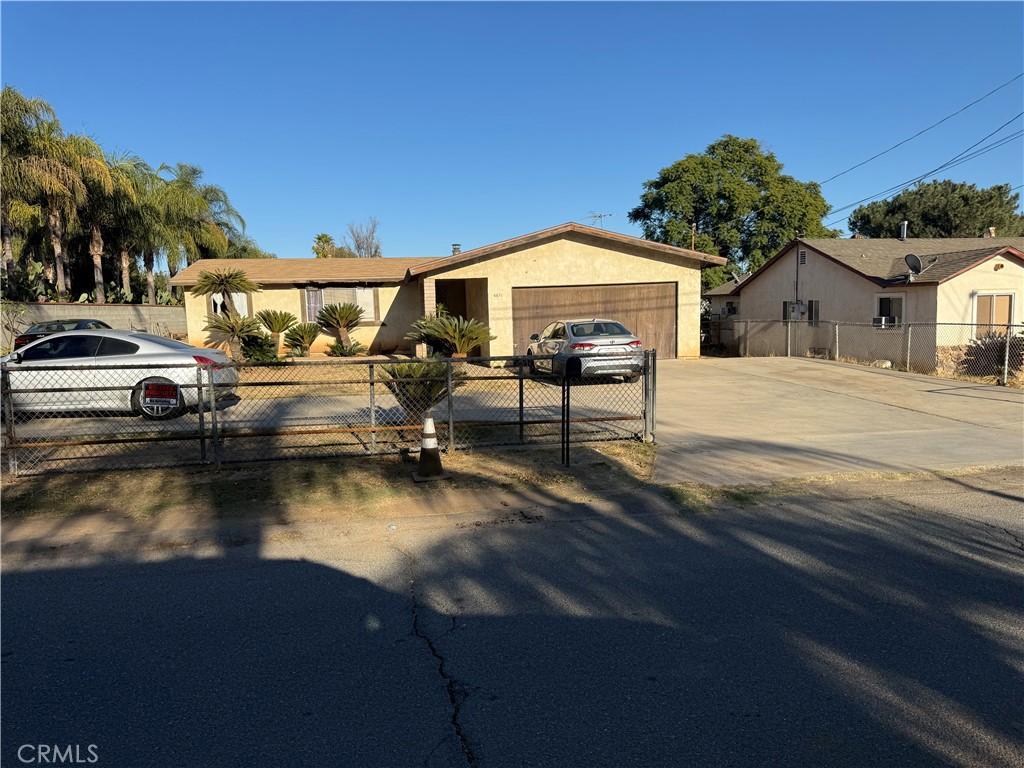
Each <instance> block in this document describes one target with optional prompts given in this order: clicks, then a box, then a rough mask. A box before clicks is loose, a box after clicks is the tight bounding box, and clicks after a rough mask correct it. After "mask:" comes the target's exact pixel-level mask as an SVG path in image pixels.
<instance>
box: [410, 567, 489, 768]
mask: <svg viewBox="0 0 1024 768" xmlns="http://www.w3.org/2000/svg"><path fill="white" fill-rule="evenodd" d="M409 601H410V606H411V607H412V633H413V634H414V635H415V636H416V637H418V638H419V639H420V640H422V641H423V643H424V644H425V645H426V646H427V650H429V651H430V655H431V656H433V658H434V661H435V662H436V663H437V673H438V674H439V675H440V676H441V680H442V681H444V687H445V692H446V693H447V695H448V705H449V707H450V710H451V716H450V718H449V721H450V722H451V726H452V730H453V731H454V734H455V738H456V739H457V740H458V742H459V749H460V750H461V751H462V756H463V757H464V758H465V760H466V765H468V766H471V768H472V767H473V766H476V765H478V763H477V758H476V755H475V754H474V752H473V747H472V746H470V743H469V739H468V737H467V736H466V731H465V728H464V727H463V724H462V705H463V704H464V703H465V701H466V699H467V698H469V688H468V687H467V686H466V685H465V684H464V683H462V682H461V681H460V680H458V679H457V678H455V677H453V676H452V675H451V673H450V672H449V671H448V661H447V659H446V658H445V656H444V654H443V653H442V652H441V650H440V649H439V648H438V647H437V643H436V642H435V641H434V640H433V638H431V637H430V635H429V634H428V633H427V632H426V631H425V630H424V628H423V625H422V623H421V621H420V605H419V599H418V598H417V596H416V582H415V580H413V579H410V581H409ZM450 618H451V626H450V627H449V628H448V631H447V632H445V634H444V635H442V637H444V636H447V635H449V634H451V633H452V632H453V631H454V629H455V617H454V616H452V617H450ZM441 743H443V740H442V742H440V743H438V744H436V745H435V746H434V748H433V749H432V750H431V751H430V753H429V754H428V755H427V757H426V758H425V759H424V765H425V766H426V765H427V764H428V762H429V760H430V758H431V757H432V756H433V754H434V752H436V751H437V749H438V747H440V746H441Z"/></svg>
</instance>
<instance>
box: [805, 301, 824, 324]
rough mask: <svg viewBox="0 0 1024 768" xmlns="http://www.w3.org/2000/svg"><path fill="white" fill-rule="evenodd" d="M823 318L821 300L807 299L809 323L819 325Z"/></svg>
mask: <svg viewBox="0 0 1024 768" xmlns="http://www.w3.org/2000/svg"><path fill="white" fill-rule="evenodd" d="M820 319H821V302H820V301H819V300H818V299H808V301H807V324H808V325H815V326H816V325H817V324H818V322H819V321H820Z"/></svg>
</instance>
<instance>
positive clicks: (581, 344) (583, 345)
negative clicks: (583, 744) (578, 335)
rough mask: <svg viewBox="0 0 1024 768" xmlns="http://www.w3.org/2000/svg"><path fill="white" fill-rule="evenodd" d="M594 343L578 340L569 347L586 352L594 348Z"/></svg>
mask: <svg viewBox="0 0 1024 768" xmlns="http://www.w3.org/2000/svg"><path fill="white" fill-rule="evenodd" d="M593 348H594V345H593V344H591V343H590V342H589V341H577V342H576V343H575V344H570V345H569V349H577V350H579V351H580V352H586V351H587V350H588V349H593Z"/></svg>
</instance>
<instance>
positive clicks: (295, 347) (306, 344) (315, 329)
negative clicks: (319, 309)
mask: <svg viewBox="0 0 1024 768" xmlns="http://www.w3.org/2000/svg"><path fill="white" fill-rule="evenodd" d="M319 335H320V326H319V325H317V324H316V323H299V324H298V325H293V326H292V327H291V328H289V329H288V332H287V333H286V334H285V335H284V343H285V344H287V345H288V347H289V349H291V350H292V352H293V353H295V354H297V355H300V356H305V355H308V354H309V348H310V347H312V346H313V344H314V343H315V342H316V340H317V337H318V336H319Z"/></svg>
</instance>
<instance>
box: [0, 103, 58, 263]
mask: <svg viewBox="0 0 1024 768" xmlns="http://www.w3.org/2000/svg"><path fill="white" fill-rule="evenodd" d="M56 119H57V117H56V115H55V114H54V111H53V108H52V107H51V106H50V105H49V104H47V103H46V102H45V101H43V100H42V99H27V98H25V97H24V96H22V95H21V93H19V92H18V91H16V90H15V89H14V88H11V87H10V86H7V87H5V88H4V89H3V93H2V94H0V186H2V187H3V196H2V197H0V230H2V240H3V260H2V262H0V266H2V267H3V270H4V272H6V273H7V276H8V277H10V276H11V275H12V274H13V271H14V247H13V240H14V235H15V233H16V232H19V231H22V230H23V229H24V228H25V225H26V224H27V223H28V222H29V221H32V220H38V219H40V218H41V209H40V207H39V205H38V200H39V198H40V196H41V195H42V194H43V192H44V191H46V190H56V189H63V190H66V189H67V187H68V185H69V183H70V179H69V174H68V173H67V169H66V168H64V167H63V166H62V165H60V164H56V163H51V162H48V161H47V160H46V159H45V158H43V157H40V156H39V155H38V154H36V153H35V152H33V137H34V135H35V134H36V133H37V132H38V131H39V130H40V128H41V126H42V125H43V124H44V123H46V122H54V121H56Z"/></svg>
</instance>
